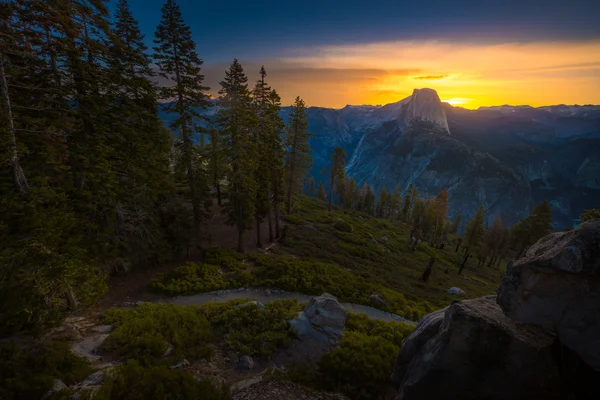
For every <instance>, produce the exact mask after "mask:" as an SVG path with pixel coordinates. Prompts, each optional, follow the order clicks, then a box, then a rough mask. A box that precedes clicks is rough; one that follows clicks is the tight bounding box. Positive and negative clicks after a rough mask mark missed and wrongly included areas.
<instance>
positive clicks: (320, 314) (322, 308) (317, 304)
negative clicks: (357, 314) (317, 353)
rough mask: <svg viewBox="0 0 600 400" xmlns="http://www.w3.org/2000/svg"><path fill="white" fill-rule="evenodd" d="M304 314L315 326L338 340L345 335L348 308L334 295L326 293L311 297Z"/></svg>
mask: <svg viewBox="0 0 600 400" xmlns="http://www.w3.org/2000/svg"><path fill="white" fill-rule="evenodd" d="M304 314H305V315H306V318H308V320H309V321H310V323H311V325H312V326H313V328H315V329H316V330H318V331H321V332H324V333H325V334H326V335H327V336H329V337H330V338H332V339H335V340H337V339H339V338H341V337H342V336H343V335H344V326H345V325H346V310H345V309H344V307H343V306H342V305H341V304H340V302H339V301H338V300H337V299H336V298H335V297H334V296H332V295H330V294H327V293H324V294H322V295H321V296H318V297H313V298H311V299H310V301H309V302H308V304H307V305H306V307H305V308H304Z"/></svg>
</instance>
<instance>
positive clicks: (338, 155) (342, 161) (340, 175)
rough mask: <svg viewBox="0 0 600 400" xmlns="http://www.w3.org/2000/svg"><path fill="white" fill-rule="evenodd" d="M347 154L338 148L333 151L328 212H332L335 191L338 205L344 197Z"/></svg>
mask: <svg viewBox="0 0 600 400" xmlns="http://www.w3.org/2000/svg"><path fill="white" fill-rule="evenodd" d="M345 167H346V152H345V151H344V149H342V148H341V147H339V146H337V147H335V148H334V149H333V150H332V151H331V167H330V168H329V204H328V206H327V210H328V211H331V203H332V202H333V193H334V190H335V191H336V192H337V194H338V203H339V202H340V200H341V199H343V196H344V179H345V177H346V172H345V170H344V168H345Z"/></svg>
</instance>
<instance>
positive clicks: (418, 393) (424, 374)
mask: <svg viewBox="0 0 600 400" xmlns="http://www.w3.org/2000/svg"><path fill="white" fill-rule="evenodd" d="M554 341H555V337H554V336H553V335H552V334H550V333H548V332H547V331H546V330H544V329H542V328H539V327H536V326H533V325H524V324H519V323H517V322H515V321H512V320H510V319H509V318H507V317H506V316H505V315H504V313H503V312H502V309H501V308H500V307H499V306H498V305H497V304H496V303H495V301H494V299H493V297H482V298H478V299H472V300H464V301H460V302H456V303H454V304H452V305H451V306H449V307H447V308H446V309H444V310H440V311H436V312H434V313H432V314H429V315H427V316H425V317H424V318H423V319H422V320H421V322H420V323H419V324H418V325H417V327H416V329H415V331H414V332H413V333H412V334H411V335H410V336H409V337H408V338H407V339H406V341H405V343H404V345H403V346H402V348H401V350H400V352H399V354H398V357H397V359H396V363H395V366H394V373H393V375H392V378H391V381H392V384H393V385H394V386H395V388H396V389H397V392H396V393H397V394H396V400H412V399H418V400H427V399H435V400H440V399H458V398H460V399H461V400H466V399H487V400H493V399H498V400H500V399H502V400H504V399H559V398H560V397H561V396H562V395H563V394H564V393H563V392H562V390H561V383H560V382H561V380H560V378H559V376H560V368H559V366H558V363H557V362H556V361H555V357H554V349H555V348H554V346H553V344H554Z"/></svg>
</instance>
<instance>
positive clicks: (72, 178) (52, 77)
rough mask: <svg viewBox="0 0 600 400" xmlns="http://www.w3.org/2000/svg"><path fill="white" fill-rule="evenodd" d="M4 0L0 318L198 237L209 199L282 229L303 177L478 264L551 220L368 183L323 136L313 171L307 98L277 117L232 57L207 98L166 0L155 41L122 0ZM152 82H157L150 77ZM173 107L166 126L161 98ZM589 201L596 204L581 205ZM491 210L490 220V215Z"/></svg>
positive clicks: (22, 324)
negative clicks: (453, 208)
mask: <svg viewBox="0 0 600 400" xmlns="http://www.w3.org/2000/svg"><path fill="white" fill-rule="evenodd" d="M106 3H107V2H106V1H105V0H52V1H43V2H40V1H36V0H11V1H8V2H2V4H1V5H0V7H1V8H0V21H2V22H0V89H1V94H2V113H1V117H0V118H1V119H2V121H1V124H0V135H1V136H2V141H3V143H6V146H3V147H2V150H1V151H2V159H3V160H5V163H4V165H5V166H4V167H3V168H2V169H1V172H0V187H1V196H0V210H2V212H1V215H2V217H1V220H0V240H1V241H2V243H3V246H2V249H1V250H0V327H1V330H2V331H3V332H17V331H22V330H32V329H33V330H36V329H42V328H44V327H46V326H48V325H51V324H54V323H56V322H58V321H59V320H60V319H61V318H62V316H64V313H65V312H67V311H69V310H74V309H77V308H79V307H85V306H86V305H90V304H92V303H93V302H94V301H95V300H96V299H97V298H98V297H99V296H100V295H101V294H103V293H104V292H105V291H106V290H107V284H106V282H107V278H108V276H109V274H115V273H124V272H127V271H130V270H132V269H143V268H147V267H149V266H152V265H157V264H161V263H166V262H172V261H175V262H176V261H181V262H183V261H184V260H186V259H189V258H190V256H191V255H192V254H194V253H198V252H201V251H202V250H203V249H201V248H199V244H198V243H199V240H200V239H201V238H202V237H203V236H204V235H205V234H206V219H207V212H208V210H209V208H210V207H211V205H212V204H213V202H214V203H216V204H218V206H220V207H221V208H222V210H223V212H224V213H226V214H227V216H228V219H227V223H228V224H230V225H231V226H233V227H234V228H235V230H236V231H237V233H238V236H239V240H238V251H239V252H244V249H245V244H244V242H243V238H244V235H243V233H244V232H246V231H248V230H250V229H252V227H254V226H260V225H261V224H268V227H269V237H268V238H267V237H261V235H260V232H261V230H260V229H257V230H256V232H257V237H256V241H257V247H259V248H260V247H262V245H263V244H265V243H267V242H273V241H274V240H276V239H277V238H280V237H281V236H282V235H284V234H285V232H284V231H285V227H284V222H283V221H284V217H285V219H287V220H288V221H289V220H293V217H294V209H295V203H296V201H297V199H298V197H299V196H300V195H301V194H302V193H306V194H308V195H310V196H315V197H317V198H319V199H321V200H324V201H327V202H328V205H327V207H328V209H329V210H331V209H332V206H333V207H341V208H345V209H352V210H356V211H358V212H362V213H365V214H368V215H371V216H375V217H377V218H382V219H389V220H392V221H398V223H405V224H409V225H410V226H411V227H412V228H411V232H410V237H409V242H410V243H411V244H412V246H413V249H414V247H415V246H417V244H418V242H419V241H426V242H428V243H429V244H430V246H432V247H434V248H437V247H443V246H444V245H446V244H447V243H449V239H448V237H449V235H458V234H461V235H462V237H461V238H460V242H459V243H458V245H457V249H458V246H461V245H462V247H463V251H464V259H463V262H462V265H461V267H460V270H459V273H460V272H462V269H463V267H464V266H465V264H466V263H467V260H468V259H469V258H470V257H471V256H473V255H474V256H476V257H477V258H478V260H479V264H480V265H484V264H486V265H487V266H488V267H492V266H495V265H499V263H500V261H501V260H507V259H508V258H509V257H511V256H518V255H521V254H523V252H524V251H525V250H526V248H527V247H528V246H529V245H531V244H532V243H534V242H535V241H536V240H537V239H539V238H540V237H542V236H544V235H545V234H547V233H548V232H550V231H551V230H552V229H553V227H552V218H551V213H550V206H549V205H548V203H546V202H544V203H541V204H539V205H538V206H536V207H535V209H534V210H533V212H532V214H531V216H529V217H528V218H525V219H523V220H521V221H519V222H518V223H516V224H515V225H514V226H512V227H510V228H509V227H507V226H506V225H505V223H504V222H503V220H502V217H501V216H500V215H496V216H487V215H485V210H484V209H483V207H480V208H479V210H478V211H477V213H476V214H475V216H474V217H473V219H472V220H470V221H465V222H464V223H463V221H462V218H461V216H460V215H459V216H457V217H456V218H455V219H454V220H453V221H449V220H448V219H447V215H446V214H447V209H448V201H451V199H448V192H447V191H446V190H442V191H441V192H440V193H439V194H438V195H437V196H435V197H430V198H420V197H419V193H418V190H417V188H416V187H413V186H412V185H411V186H409V187H407V188H401V187H396V188H395V189H394V190H393V191H387V190H386V188H382V189H380V191H379V193H377V194H376V193H375V192H374V190H373V189H372V188H371V187H369V185H368V183H366V182H363V183H362V185H359V183H358V182H356V181H354V179H352V178H351V177H347V176H346V175H345V172H344V166H345V163H346V161H345V154H344V151H343V150H342V149H341V148H336V149H334V151H333V153H332V156H331V166H330V168H329V171H324V177H327V179H326V180H325V182H323V181H320V182H318V185H317V183H316V182H315V181H314V180H313V179H308V175H307V171H308V169H309V168H310V165H311V149H310V147H309V145H308V139H309V137H310V132H309V130H308V122H307V116H306V107H307V105H306V104H305V103H304V101H303V100H302V99H301V98H300V97H297V98H296V100H295V102H294V104H293V106H292V111H291V115H290V118H289V121H288V123H287V124H284V122H283V120H282V118H281V117H280V115H279V114H280V113H279V111H280V107H281V99H280V97H279V95H278V94H277V92H276V90H275V89H273V88H271V87H270V86H269V85H268V83H267V78H268V75H267V70H266V69H265V68H264V67H263V68H261V69H260V71H258V72H259V79H258V81H257V82H255V83H254V84H252V83H250V82H249V81H248V76H247V74H246V72H245V71H244V69H243V67H242V65H241V64H240V62H238V60H236V59H234V60H233V61H232V63H231V65H230V67H229V69H228V70H226V71H224V76H223V78H222V81H221V82H220V88H219V97H218V99H216V102H217V105H218V111H217V113H216V115H215V117H214V118H212V119H210V120H207V119H206V117H203V114H201V113H200V112H199V111H201V110H203V109H206V108H207V107H210V106H211V104H213V102H212V101H209V100H211V98H210V95H209V92H208V91H209V88H208V87H206V86H205V84H204V76H203V74H202V64H203V60H202V58H201V57H200V55H199V54H198V52H197V50H196V45H195V43H194V41H193V39H192V32H191V30H190V27H189V26H188V25H186V23H185V21H184V18H183V16H182V13H181V11H180V9H179V7H178V5H177V4H176V2H175V1H174V0H167V1H166V2H165V3H164V5H163V7H162V10H161V11H162V17H161V20H160V23H159V25H158V26H157V27H156V30H155V32H154V33H153V43H154V45H153V46H152V48H148V47H147V46H146V45H145V41H144V38H145V33H143V32H141V31H140V28H139V25H138V22H137V21H136V19H135V17H134V16H133V15H132V13H131V12H130V10H129V7H128V4H127V1H126V0H120V1H119V2H118V5H117V7H116V11H115V13H114V15H109V11H108V8H107V4H106ZM158 82H160V85H159V84H158ZM159 109H162V110H164V111H167V112H170V113H173V114H174V115H176V118H175V119H174V120H173V121H172V123H171V125H170V126H168V127H165V126H164V125H163V123H162V122H161V120H160V119H159V118H158V116H157V115H158V111H159ZM591 212H592V213H593V212H594V211H591ZM488 221H490V223H488Z"/></svg>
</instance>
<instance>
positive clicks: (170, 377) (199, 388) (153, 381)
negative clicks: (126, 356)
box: [94, 360, 229, 400]
mask: <svg viewBox="0 0 600 400" xmlns="http://www.w3.org/2000/svg"><path fill="white" fill-rule="evenodd" d="M228 398H229V393H228V391H227V390H226V389H225V388H218V387H215V386H214V385H213V384H212V383H211V382H210V381H209V380H208V379H203V380H198V379H196V378H195V377H194V376H193V375H192V374H190V373H189V372H187V371H185V370H181V369H170V368H169V367H168V366H165V365H155V366H150V367H144V366H142V365H140V364H139V363H138V362H137V361H134V360H129V361H128V362H126V363H124V364H122V365H119V366H117V367H116V368H115V369H114V370H112V371H111V372H110V373H109V374H108V375H107V377H106V378H105V381H104V384H103V385H102V387H101V388H100V390H98V392H97V393H96V395H95V396H94V400H121V399H122V400H125V399H126V400H164V399H178V400H197V399H202V400H226V399H228Z"/></svg>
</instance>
